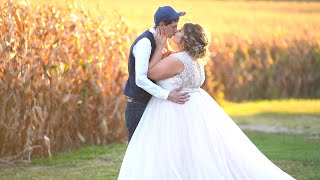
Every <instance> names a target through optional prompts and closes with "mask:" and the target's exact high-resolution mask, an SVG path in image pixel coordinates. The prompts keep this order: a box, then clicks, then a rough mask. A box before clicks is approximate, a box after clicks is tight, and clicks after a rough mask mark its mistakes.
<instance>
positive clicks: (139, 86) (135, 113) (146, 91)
mask: <svg viewBox="0 0 320 180" xmlns="http://www.w3.org/2000/svg"><path fill="white" fill-rule="evenodd" d="M183 15H185V12H176V11H175V10H174V9H173V8H172V7H170V6H163V7H159V8H158V10H157V11H156V12H155V14H154V23H155V26H154V27H152V28H150V29H149V30H146V31H145V32H144V33H142V34H141V35H140V36H139V37H138V38H137V39H136V40H135V41H134V42H133V43H132V46H131V48H130V54H129V62H128V71H129V77H128V80H127V83H126V86H125V88H124V95H125V96H127V106H126V110H125V119H126V126H127V128H128V136H129V137H128V141H129V142H130V139H131V137H132V135H133V133H134V131H135V129H136V127H137V125H138V124H139V121H140V119H141V117H142V114H143V112H144V110H145V108H146V106H147V103H148V102H149V100H150V98H151V97H152V96H155V97H157V98H160V99H166V100H169V101H172V102H174V103H178V104H184V103H185V102H186V101H187V100H188V98H189V95H188V94H187V93H180V92H179V90H180V89H175V90H172V91H168V90H165V89H162V88H161V87H159V86H158V85H157V84H155V82H153V81H151V80H150V79H148V77H147V73H148V66H149V61H150V59H151V57H152V55H153V53H154V51H155V48H156V44H155V39H154V34H155V33H156V28H160V29H161V31H162V33H163V34H164V35H166V36H167V37H168V38H172V37H173V35H174V34H175V33H176V32H177V26H178V22H179V18H180V16H183ZM167 51H168V50H167Z"/></svg>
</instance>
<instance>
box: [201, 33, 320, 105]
mask: <svg viewBox="0 0 320 180" xmlns="http://www.w3.org/2000/svg"><path fill="white" fill-rule="evenodd" d="M312 31H314V32H316V30H314V29H313V30H311V33H306V34H299V36H294V37H290V36H289V37H282V38H281V39H278V38H272V39H263V38H256V39H254V38H243V37H239V36H228V37H227V38H224V37H215V39H214V40H213V41H214V43H212V48H211V52H212V56H211V60H210V61H208V65H207V66H206V73H207V76H206V77H207V81H206V83H205V86H204V88H206V89H207V90H208V91H209V92H210V93H211V95H213V96H214V97H216V98H218V99H222V98H223V99H227V100H230V101H243V100H255V99H280V98H320V33H319V31H318V32H317V33H312Z"/></svg>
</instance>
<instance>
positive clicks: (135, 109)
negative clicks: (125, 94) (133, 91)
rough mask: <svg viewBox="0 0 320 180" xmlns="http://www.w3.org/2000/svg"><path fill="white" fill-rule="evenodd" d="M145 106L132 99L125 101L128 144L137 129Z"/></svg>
mask: <svg viewBox="0 0 320 180" xmlns="http://www.w3.org/2000/svg"><path fill="white" fill-rule="evenodd" d="M146 106H147V104H144V103H141V102H139V101H136V100H134V99H132V98H128V99H127V107H126V111H125V119H126V126H127V128H128V142H130V140H131V137H132V135H133V133H134V131H135V129H136V128H137V126H138V124H139V121H140V119H141V117H142V114H143V112H144V110H145V109H146Z"/></svg>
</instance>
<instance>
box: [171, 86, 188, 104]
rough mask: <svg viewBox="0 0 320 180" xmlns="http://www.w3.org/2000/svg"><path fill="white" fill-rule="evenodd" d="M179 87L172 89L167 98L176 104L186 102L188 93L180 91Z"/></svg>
mask: <svg viewBox="0 0 320 180" xmlns="http://www.w3.org/2000/svg"><path fill="white" fill-rule="evenodd" d="M181 89H182V87H180V88H177V89H174V90H172V91H171V92H170V94H169V96H168V98H167V99H168V100H169V101H171V102H174V103H177V104H184V103H185V102H187V101H188V100H189V97H190V95H189V94H188V93H187V92H180V90H181Z"/></svg>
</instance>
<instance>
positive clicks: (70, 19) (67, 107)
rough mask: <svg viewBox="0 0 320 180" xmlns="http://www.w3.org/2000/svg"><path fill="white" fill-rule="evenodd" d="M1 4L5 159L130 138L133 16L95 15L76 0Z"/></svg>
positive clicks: (0, 136) (0, 117) (0, 151)
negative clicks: (126, 117) (126, 87)
mask: <svg viewBox="0 0 320 180" xmlns="http://www.w3.org/2000/svg"><path fill="white" fill-rule="evenodd" d="M0 9H1V11H0V27H1V31H0V33H1V34H0V38H1V39H0V43H1V44H0V102H1V106H0V107H1V108H0V112H1V113H0V159H1V157H4V159H2V160H1V161H3V162H17V161H28V160H30V159H31V157H32V156H34V155H37V156H40V157H47V156H51V154H52V153H54V152H57V151H66V150H71V149H73V148H77V147H79V146H81V145H83V144H105V143H108V142H113V141H118V142H119V141H120V142H121V141H125V138H126V130H125V129H124V128H123V127H124V125H123V123H124V122H123V121H120V120H119V119H123V118H122V116H123V114H122V109H124V104H123V103H122V102H123V101H124V100H123V96H122V86H123V82H124V80H125V78H126V77H127V74H126V73H127V72H126V63H125V62H126V61H125V59H126V57H127V56H126V54H125V52H128V47H129V43H130V37H129V34H130V33H128V31H129V30H128V28H127V25H126V22H125V20H124V19H122V18H121V17H114V18H115V19H117V20H118V21H117V23H116V24H112V23H111V22H108V21H107V20H105V19H99V18H95V19H92V18H90V16H89V15H88V14H87V13H86V12H82V11H76V10H75V8H73V7H72V5H69V6H68V7H67V8H66V7H64V8H59V7H55V6H53V5H50V4H48V5H41V6H38V7H34V8H33V7H31V6H29V5H28V4H27V3H26V2H24V1H7V2H6V3H4V4H2V5H1V7H0Z"/></svg>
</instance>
